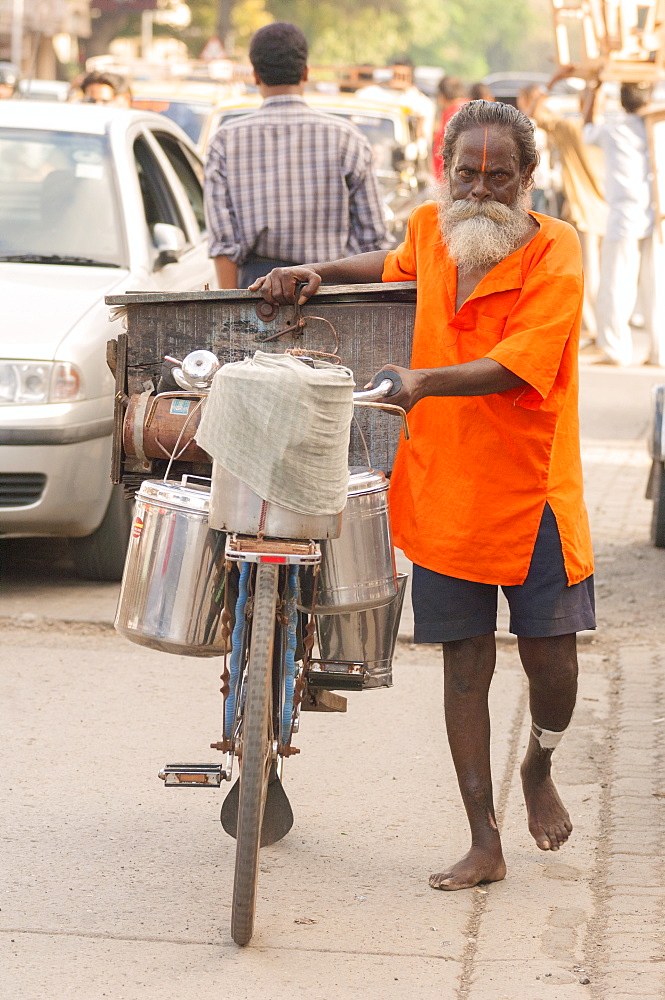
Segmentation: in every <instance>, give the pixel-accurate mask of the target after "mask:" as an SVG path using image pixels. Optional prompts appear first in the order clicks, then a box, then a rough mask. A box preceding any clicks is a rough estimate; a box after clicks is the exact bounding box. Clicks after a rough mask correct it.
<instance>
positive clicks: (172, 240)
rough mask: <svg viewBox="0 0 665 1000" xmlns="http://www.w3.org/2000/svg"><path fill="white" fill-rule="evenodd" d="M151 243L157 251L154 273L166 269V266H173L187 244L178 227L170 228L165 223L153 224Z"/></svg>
mask: <svg viewBox="0 0 665 1000" xmlns="http://www.w3.org/2000/svg"><path fill="white" fill-rule="evenodd" d="M152 241H153V243H154V245H155V249H156V251H157V259H156V260H155V270H156V271H159V270H160V269H161V268H162V267H166V265H167V264H175V263H176V262H177V261H178V260H179V259H180V255H181V254H182V252H183V250H184V249H185V246H186V244H187V239H186V238H185V234H184V233H183V231H182V229H181V228H180V226H171V225H169V224H168V223H167V222H156V223H155V225H154V226H153V227H152Z"/></svg>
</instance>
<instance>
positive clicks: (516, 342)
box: [383, 202, 593, 586]
mask: <svg viewBox="0 0 665 1000" xmlns="http://www.w3.org/2000/svg"><path fill="white" fill-rule="evenodd" d="M531 214H532V215H533V218H534V219H535V220H536V221H537V222H538V224H539V226H540V230H539V232H538V233H537V234H536V235H535V236H534V237H533V239H532V240H531V241H530V242H529V243H528V244H527V245H526V246H525V247H523V248H521V249H520V250H516V251H515V252H514V253H512V254H511V255H510V256H509V257H506V259H505V260H503V261H501V263H500V264H497V265H496V267H494V268H493V269H492V270H491V271H490V272H489V273H488V274H487V275H486V276H485V277H484V278H483V280H482V281H481V282H480V283H479V284H478V286H477V287H476V289H475V291H474V292H473V294H472V295H471V296H470V297H469V298H468V299H467V300H466V302H464V304H463V305H462V307H461V308H460V310H459V312H456V311H455V297H456V292H457V268H456V266H455V265H454V263H453V262H452V260H451V258H450V256H449V255H448V252H447V250H446V248H445V246H444V244H443V243H442V241H441V234H440V230H439V225H438V221H437V210H436V205H435V204H434V203H431V202H428V203H427V204H424V205H421V206H420V207H419V208H417V209H416V210H415V211H414V212H413V214H412V216H411V218H410V220H409V226H408V231H407V234H406V238H405V241H404V243H402V245H401V246H399V247H398V248H397V249H396V250H393V251H391V252H390V253H389V254H388V257H387V258H386V262H385V265H384V271H383V280H384V281H410V280H414V279H415V280H417V282H418V294H417V305H416V319H415V327H414V335H413V350H412V355H411V367H412V368H441V367H444V366H446V365H457V364H462V363H464V362H466V361H474V360H476V359H478V358H492V359H493V360H494V361H498V362H499V364H501V365H503V366H504V367H505V368H508V369H510V371H512V372H514V373H515V374H516V375H518V376H519V377H520V378H521V379H524V381H525V382H527V383H528V386H527V387H526V388H523V387H522V388H518V389H512V390H510V391H508V392H502V393H495V394H493V395H490V396H466V397H463V396H447V397H432V396H430V397H427V398H426V399H422V400H421V401H420V402H419V403H417V404H416V406H415V407H414V408H413V410H412V411H411V413H410V414H409V424H410V427H411V440H410V441H404V440H403V441H401V443H400V446H399V449H398V453H397V457H396V460H395V466H394V469H393V474H392V478H391V486H390V503H391V519H392V524H393V532H394V540H395V544H396V545H398V546H399V547H400V548H402V549H403V550H404V552H405V553H406V555H407V556H408V557H409V558H410V559H411V560H412V561H413V562H415V563H418V564H419V565H420V566H424V567H426V568H427V569H431V570H434V571H435V572H437V573H444V574H446V575H447V576H454V577H458V578H460V579H464V580H473V581H476V582H479V583H492V584H502V585H504V586H511V585H514V584H520V583H524V580H525V578H526V575H527V572H528V569H529V563H530V561H531V555H532V553H533V548H534V544H535V540H536V535H537V533H538V527H539V525H540V519H541V515H542V512H543V508H544V506H545V503H546V502H547V503H549V504H550V506H551V508H552V510H553V512H554V515H555V517H556V520H557V524H558V527H559V534H560V537H561V544H562V548H563V556H564V563H565V566H566V573H567V576H568V583H569V584H573V583H578V582H579V581H580V580H584V579H585V578H586V577H588V576H589V575H590V574H591V573H592V572H593V553H592V548H591V537H590V534H589V524H588V518H587V512H586V508H585V506H584V499H583V485H582V464H581V459H580V444H579V420H578V411H577V400H578V366H577V351H578V342H579V333H580V319H581V311H582V294H583V279H582V262H581V253H580V246H579V241H578V239H577V235H576V233H575V231H574V229H573V228H572V227H571V226H569V225H568V224H567V223H565V222H560V221H559V220H558V219H551V218H549V217H548V216H545V215H539V214H537V213H535V212H533V213H531Z"/></svg>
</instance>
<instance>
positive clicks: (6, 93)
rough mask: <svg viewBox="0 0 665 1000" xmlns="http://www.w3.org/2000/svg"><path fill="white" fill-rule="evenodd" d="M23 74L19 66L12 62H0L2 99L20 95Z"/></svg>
mask: <svg viewBox="0 0 665 1000" xmlns="http://www.w3.org/2000/svg"><path fill="white" fill-rule="evenodd" d="M20 82H21V74H20V72H19V68H18V66H15V65H14V63H10V62H0V101H6V100H9V99H10V98H11V97H18V96H19V83H20Z"/></svg>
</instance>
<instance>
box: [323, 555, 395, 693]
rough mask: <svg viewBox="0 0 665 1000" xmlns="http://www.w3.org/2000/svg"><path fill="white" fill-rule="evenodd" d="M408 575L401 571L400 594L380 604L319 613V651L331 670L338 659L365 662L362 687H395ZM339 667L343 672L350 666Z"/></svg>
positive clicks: (333, 670)
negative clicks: (400, 629) (396, 652)
mask: <svg viewBox="0 0 665 1000" xmlns="http://www.w3.org/2000/svg"><path fill="white" fill-rule="evenodd" d="M407 579H408V577H407V575H406V573H400V574H399V576H398V577H397V595H396V596H395V597H393V599H392V600H391V601H390V602H389V603H388V604H383V605H382V606H381V607H380V608H370V609H369V610H368V611H352V612H350V613H349V614H344V615H317V617H316V631H317V635H318V638H319V652H320V654H321V659H322V660H324V661H326V670H327V671H328V672H330V673H335V661H353V662H355V663H363V664H364V666H365V679H364V682H363V690H365V689H366V688H379V687H392V683H393V655H394V652H395V643H396V642H397V633H398V631H399V620H400V616H401V614H402V605H403V604H404V592H405V590H406V581H407ZM339 670H340V672H341V673H344V672H345V671H346V670H347V666H346V665H345V666H341V667H339Z"/></svg>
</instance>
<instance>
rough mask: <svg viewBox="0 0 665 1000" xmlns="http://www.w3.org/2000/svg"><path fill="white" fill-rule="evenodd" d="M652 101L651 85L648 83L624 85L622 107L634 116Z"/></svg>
mask: <svg viewBox="0 0 665 1000" xmlns="http://www.w3.org/2000/svg"><path fill="white" fill-rule="evenodd" d="M650 100H651V85H650V84H648V83H622V84H621V107H622V108H623V109H624V111H628V113H629V114H634V113H635V112H636V111H639V110H640V108H643V107H644V106H645V104H648V103H649V101H650Z"/></svg>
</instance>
